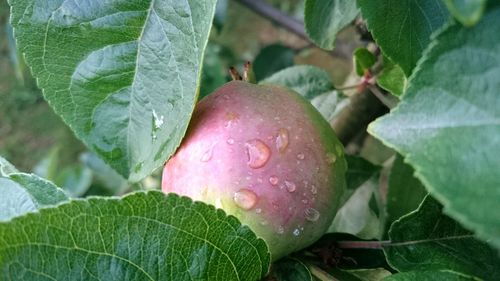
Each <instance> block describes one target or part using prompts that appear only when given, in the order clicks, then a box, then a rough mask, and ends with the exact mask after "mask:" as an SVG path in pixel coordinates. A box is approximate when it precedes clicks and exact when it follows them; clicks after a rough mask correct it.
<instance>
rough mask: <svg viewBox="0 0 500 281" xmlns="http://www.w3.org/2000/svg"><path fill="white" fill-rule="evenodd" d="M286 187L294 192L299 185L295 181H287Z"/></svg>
mask: <svg viewBox="0 0 500 281" xmlns="http://www.w3.org/2000/svg"><path fill="white" fill-rule="evenodd" d="M285 187H286V190H287V191H288V192H290V193H292V192H294V191H295V190H296V189H297V186H296V185H295V183H293V182H291V181H285Z"/></svg>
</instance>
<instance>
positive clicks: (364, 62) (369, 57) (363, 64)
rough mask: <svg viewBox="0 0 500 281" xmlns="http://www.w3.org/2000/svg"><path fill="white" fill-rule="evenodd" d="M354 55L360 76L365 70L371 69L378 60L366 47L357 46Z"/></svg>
mask: <svg viewBox="0 0 500 281" xmlns="http://www.w3.org/2000/svg"><path fill="white" fill-rule="evenodd" d="M353 56H354V68H355V69H356V74H358V75H359V76H363V75H364V74H365V71H367V70H369V69H370V68H371V67H372V66H373V65H374V64H375V62H377V58H375V55H373V54H372V53H371V52H370V51H368V49H366V48H357V49H356V50H354V53H353Z"/></svg>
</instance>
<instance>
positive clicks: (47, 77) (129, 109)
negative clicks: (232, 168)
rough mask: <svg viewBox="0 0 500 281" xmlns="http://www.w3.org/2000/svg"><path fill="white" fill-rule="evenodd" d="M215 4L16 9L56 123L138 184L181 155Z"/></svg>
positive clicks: (14, 16) (16, 4)
mask: <svg viewBox="0 0 500 281" xmlns="http://www.w3.org/2000/svg"><path fill="white" fill-rule="evenodd" d="M215 2H216V1H215V0H208V1H197V0H182V1H172V0H144V1H143V0H130V1H122V0H109V1H100V0H89V1H83V2H82V1H77V0H67V1H64V0H10V5H11V6H12V12H11V22H12V25H13V26H14V29H15V36H16V39H17V42H18V46H19V48H20V50H21V51H22V52H23V53H24V54H25V57H26V61H27V63H28V65H29V66H30V67H31V69H32V71H33V74H34V75H35V77H36V78H37V80H38V85H39V86H40V88H42V90H43V92H44V96H45V98H46V99H47V100H48V102H49V103H50V104H51V106H52V107H53V108H54V110H55V111H56V113H57V114H59V115H60V116H62V118H63V119H64V121H65V122H66V123H67V124H68V125H69V126H70V127H71V128H72V130H73V131H74V132H75V134H76V135H77V136H78V137H79V138H80V139H82V140H83V141H84V142H85V144H86V145H87V146H88V147H89V148H90V149H92V150H93V151H95V152H97V153H98V154H99V155H100V156H101V157H102V158H104V159H105V160H106V162H108V163H109V164H110V165H111V166H112V167H113V168H114V169H115V170H117V171H118V172H119V173H120V174H122V175H124V176H125V177H128V178H129V179H130V180H132V181H136V180H139V179H141V178H143V177H144V176H146V175H148V174H150V173H151V171H153V170H154V169H156V168H158V167H159V166H161V165H162V163H163V162H164V161H165V160H166V159H167V158H168V157H169V156H170V155H171V154H172V153H173V152H174V150H175V149H176V148H177V146H178V145H179V143H180V141H181V139H182V137H183V136H184V133H185V131H186V128H187V125H188V122H189V119H190V116H191V112H192V109H193V106H194V103H195V101H196V95H197V87H198V83H199V76H200V75H199V73H200V66H201V60H202V57H203V52H204V49H205V46H206V43H207V39H208V33H209V31H210V27H211V22H212V18H213V14H214V7H215Z"/></svg>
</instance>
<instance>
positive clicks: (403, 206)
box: [386, 155, 427, 228]
mask: <svg viewBox="0 0 500 281" xmlns="http://www.w3.org/2000/svg"><path fill="white" fill-rule="evenodd" d="M414 173H415V171H414V170H413V168H412V167H411V166H410V165H408V164H406V163H404V162H403V158H402V157H401V156H400V155H398V156H397V157H396V159H395V160H394V163H393V164H392V169H391V172H390V176H389V188H388V191H387V207H386V210H387V221H386V225H387V228H389V227H390V226H391V224H392V223H393V222H394V221H396V220H397V219H399V218H400V217H402V216H403V215H406V214H408V213H410V212H412V211H414V210H416V209H417V208H418V206H419V205H420V203H421V202H422V200H423V199H424V197H425V195H426V194H427V191H426V190H425V187H424V186H423V185H422V183H421V182H420V181H419V180H418V179H417V178H415V177H414V176H413V174H414Z"/></svg>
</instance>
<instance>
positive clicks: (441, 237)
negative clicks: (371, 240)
mask: <svg viewBox="0 0 500 281" xmlns="http://www.w3.org/2000/svg"><path fill="white" fill-rule="evenodd" d="M441 211H442V210H441V205H439V203H438V202H437V201H436V200H434V199H433V198H432V197H430V196H427V197H426V199H425V200H424V201H423V203H422V205H421V206H420V207H419V209H418V211H416V212H414V213H411V214H409V215H407V216H405V217H403V218H402V219H400V220H399V221H397V222H395V223H394V224H393V225H392V227H391V229H390V231H389V236H390V239H391V243H390V244H389V245H388V246H386V247H385V248H384V251H385V253H386V256H387V261H388V262H389V264H390V265H391V266H392V267H394V268H395V269H397V270H398V271H402V272H405V271H414V270H417V271H418V270H453V271H455V272H457V273H461V274H465V275H471V276H476V277H479V278H482V279H485V280H500V267H499V266H498V265H500V258H499V256H498V253H497V251H495V250H493V249H492V248H490V247H489V246H488V245H487V244H485V243H483V242H480V241H478V240H476V239H475V238H474V235H473V234H472V233H471V232H470V231H468V230H465V229H463V228H462V227H461V226H460V225H459V224H458V223H457V222H455V221H454V220H452V219H451V218H449V217H447V216H445V215H443V214H442V212H441ZM420 280H423V279H420Z"/></svg>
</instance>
